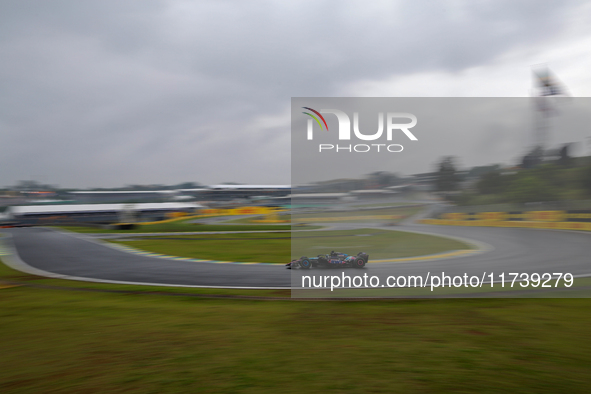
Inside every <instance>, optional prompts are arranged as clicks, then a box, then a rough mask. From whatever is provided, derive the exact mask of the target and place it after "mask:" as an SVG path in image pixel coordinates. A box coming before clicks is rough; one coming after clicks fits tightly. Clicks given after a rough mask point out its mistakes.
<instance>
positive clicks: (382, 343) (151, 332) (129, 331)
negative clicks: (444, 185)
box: [0, 230, 591, 394]
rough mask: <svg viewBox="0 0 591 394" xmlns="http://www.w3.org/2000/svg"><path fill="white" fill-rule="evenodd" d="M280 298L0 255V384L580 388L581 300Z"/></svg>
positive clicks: (583, 387) (269, 389)
mask: <svg viewBox="0 0 591 394" xmlns="http://www.w3.org/2000/svg"><path fill="white" fill-rule="evenodd" d="M364 231H366V230H362V232H364ZM367 231H372V232H373V231H380V232H384V231H383V230H367ZM388 233H391V232H388ZM300 234H302V235H304V234H306V233H298V234H297V235H298V236H300ZM407 234H408V233H400V234H398V236H406V235H407ZM234 235H237V234H233V235H232V237H234ZM271 235H272V234H265V236H264V237H267V236H269V237H270V236H271ZM275 235H278V236H279V237H285V236H287V235H288V234H283V233H278V234H275ZM335 235H337V237H335V239H338V238H339V235H340V238H343V239H345V238H347V239H348V238H355V239H357V238H359V239H362V240H363V242H370V241H368V239H374V240H375V242H380V237H381V235H380V234H375V235H372V236H363V237H342V235H343V234H335ZM390 236H392V234H390ZM191 237H194V236H191ZM199 237H201V236H199ZM214 237H219V238H223V237H228V235H227V234H225V235H215V236H214ZM260 237H261V234H240V235H239V237H238V238H239V241H240V242H245V243H251V244H254V243H253V242H252V241H253V240H254V239H255V238H260ZM183 238H184V236H183ZM206 238H210V236H209V235H208V236H206ZM329 238H330V237H327V238H326V239H329ZM249 239H250V241H249ZM169 241H170V240H166V242H169ZM225 241H230V240H221V239H220V240H218V241H213V240H211V239H209V240H207V241H206V243H210V244H217V242H225ZM259 241H261V242H267V241H284V240H270V239H267V240H257V243H258V242H259ZM138 242H142V241H132V242H129V244H130V245H133V246H137V245H138ZM179 242H181V243H183V242H184V243H185V244H187V243H194V241H182V240H179ZM331 242H332V241H331ZM404 242H408V240H404ZM418 244H419V245H420V243H418ZM278 245H279V244H278ZM288 245H289V244H288ZM284 246H285V245H283V246H281V247H278V248H277V249H276V253H287V254H289V248H288V249H287V251H285V250H284V249H281V248H284ZM227 249H228V248H227V246H226V247H224V248H221V250H223V251H224V253H226V250H227ZM219 250H220V249H218V252H219ZM257 250H258V252H260V248H258V247H257ZM281 250H284V251H283V252H280V251H281ZM253 253H254V251H253ZM218 256H219V255H218ZM216 258H217V257H216ZM14 285H16V286H14ZM289 295H290V293H289V291H281V290H224V289H182V288H163V287H151V286H132V285H125V286H119V285H109V284H98V283H89V282H76V281H66V280H60V279H48V278H40V277H36V276H32V275H28V274H24V273H20V272H17V271H14V270H12V269H10V268H8V267H6V266H4V265H2V264H0V322H1V324H0V348H1V349H2V357H0V393H35V394H37V393H46V392H51V393H105V392H109V393H111V392H112V393H187V392H191V393H218V392H223V393H302V392H312V393H314V392H329V393H330V392H335V393H397V392H400V393H409V392H419V393H433V392H459V393H470V392H483V393H506V392H511V393H530V392H537V393H556V392H569V393H587V392H589V385H591V377H590V374H589V368H590V367H591V330H589V327H590V324H591V300H589V299H439V300H372V301H358V302H347V301H342V300H341V301H302V300H299V301H297V300H293V301H292V300H284V299H280V298H281V297H285V298H288V297H289ZM228 297H235V298H228ZM247 297H266V298H267V300H264V301H263V300H254V299H248V298H247ZM273 298H275V299H273Z"/></svg>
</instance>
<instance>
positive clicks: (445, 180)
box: [435, 156, 460, 192]
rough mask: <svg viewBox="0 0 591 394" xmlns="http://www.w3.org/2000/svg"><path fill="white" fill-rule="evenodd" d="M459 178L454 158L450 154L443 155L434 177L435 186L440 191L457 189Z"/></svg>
mask: <svg viewBox="0 0 591 394" xmlns="http://www.w3.org/2000/svg"><path fill="white" fill-rule="evenodd" d="M459 183H460V178H459V176H458V174H457V170H456V165H455V160H454V158H453V157H451V156H447V157H444V158H443V159H442V160H441V162H440V163H439V171H437V177H436V179H435V187H436V189H437V191H440V192H451V191H455V190H458V187H459Z"/></svg>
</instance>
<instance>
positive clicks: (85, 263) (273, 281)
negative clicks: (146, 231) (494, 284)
mask: <svg viewBox="0 0 591 394" xmlns="http://www.w3.org/2000/svg"><path fill="white" fill-rule="evenodd" d="M356 226H357V227H358V226H359V225H356ZM381 228H382V229H383V228H384V227H381ZM392 229H396V230H408V231H420V232H427V233H431V234H440V235H449V236H455V237H463V238H467V239H471V240H476V241H481V242H485V243H487V244H489V245H491V246H492V247H493V249H492V250H489V251H486V252H484V253H481V254H477V255H468V256H462V257H456V258H449V259H444V260H432V261H421V262H412V263H399V264H397V263H375V264H369V265H368V266H367V267H366V268H365V269H364V270H351V269H349V270H348V274H349V275H353V274H355V275H358V274H360V273H365V272H366V273H367V274H368V275H377V276H380V277H383V278H384V279H385V277H386V276H388V275H426V274H427V272H431V273H432V274H440V273H441V272H445V274H446V275H463V274H464V273H467V274H468V275H477V276H481V275H483V273H485V272H486V273H491V272H494V273H495V274H499V273H501V272H506V273H509V272H518V273H523V272H525V273H534V272H537V273H540V274H542V273H545V272H550V273H553V272H563V273H566V272H569V273H572V274H573V275H585V274H589V273H591V257H590V256H591V234H589V233H585V232H570V231H552V230H534V229H517V228H488V227H453V226H429V225H404V226H397V227H395V228H392ZM6 232H9V233H11V234H12V236H13V242H14V244H15V247H16V249H17V251H18V254H19V256H20V258H21V260H22V261H24V262H25V263H26V264H27V265H29V266H31V267H34V268H36V269H40V270H44V271H48V272H51V273H55V274H60V275H68V276H75V277H82V278H88V279H99V280H108V281H122V282H133V283H143V284H147V283H151V284H163V285H177V286H204V287H210V286H211V287H254V288H261V287H272V288H288V287H290V286H291V284H292V283H293V284H294V286H297V285H298V283H301V279H300V276H301V275H302V274H307V275H309V274H310V273H315V274H320V273H326V274H329V273H330V274H331V275H334V274H335V273H336V270H311V271H304V270H293V271H289V270H286V269H285V268H284V267H283V266H280V265H277V266H273V265H236V264H212V263H196V262H183V261H176V260H168V259H162V258H153V257H144V256H140V255H133V254H129V253H125V252H122V251H119V250H116V249H113V248H110V247H108V246H104V245H103V244H100V243H97V242H96V241H93V240H92V239H91V238H90V237H86V236H84V235H72V234H69V233H62V232H58V231H53V230H49V229H44V228H18V229H10V230H7V231H6ZM370 259H371V257H370ZM327 271H331V272H327Z"/></svg>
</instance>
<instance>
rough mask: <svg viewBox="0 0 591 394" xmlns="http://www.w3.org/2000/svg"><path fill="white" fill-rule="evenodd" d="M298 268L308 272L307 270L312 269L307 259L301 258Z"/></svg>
mask: <svg viewBox="0 0 591 394" xmlns="http://www.w3.org/2000/svg"><path fill="white" fill-rule="evenodd" d="M300 267H302V268H303V269H305V270H308V269H310V268H312V262H311V261H310V260H308V258H307V257H302V258H301V259H300Z"/></svg>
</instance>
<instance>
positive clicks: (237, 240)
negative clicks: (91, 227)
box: [111, 229, 471, 263]
mask: <svg viewBox="0 0 591 394" xmlns="http://www.w3.org/2000/svg"><path fill="white" fill-rule="evenodd" d="M111 242H114V243H118V244H123V245H127V246H131V247H134V248H137V249H142V250H146V251H149V252H154V253H161V254H166V255H171V256H181V257H191V258H200V259H210V260H224V261H241V262H262V263H286V262H289V261H290V256H291V257H292V258H296V257H300V256H302V255H307V256H316V255H318V254H321V253H328V252H329V251H330V250H341V251H343V252H346V253H347V252H349V253H351V254H353V253H357V252H359V251H362V250H363V251H366V252H367V253H370V255H371V258H372V259H386V258H398V257H411V256H422V255H430V254H435V253H442V252H447V251H451V250H459V249H470V248H471V247H470V246H469V245H467V244H465V243H463V242H459V241H455V240H452V239H448V238H442V237H435V236H431V235H424V234H415V233H407V232H401V231H388V230H376V229H360V230H345V231H314V232H312V231H310V232H307V231H304V232H298V233H293V237H292V236H291V235H290V234H288V233H261V234H215V235H214V234H208V235H198V236H193V235H191V236H189V235H187V236H162V237H145V238H135V239H134V238H131V239H128V240H124V241H117V240H113V241H111ZM292 249H293V255H292V254H291V250H292Z"/></svg>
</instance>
